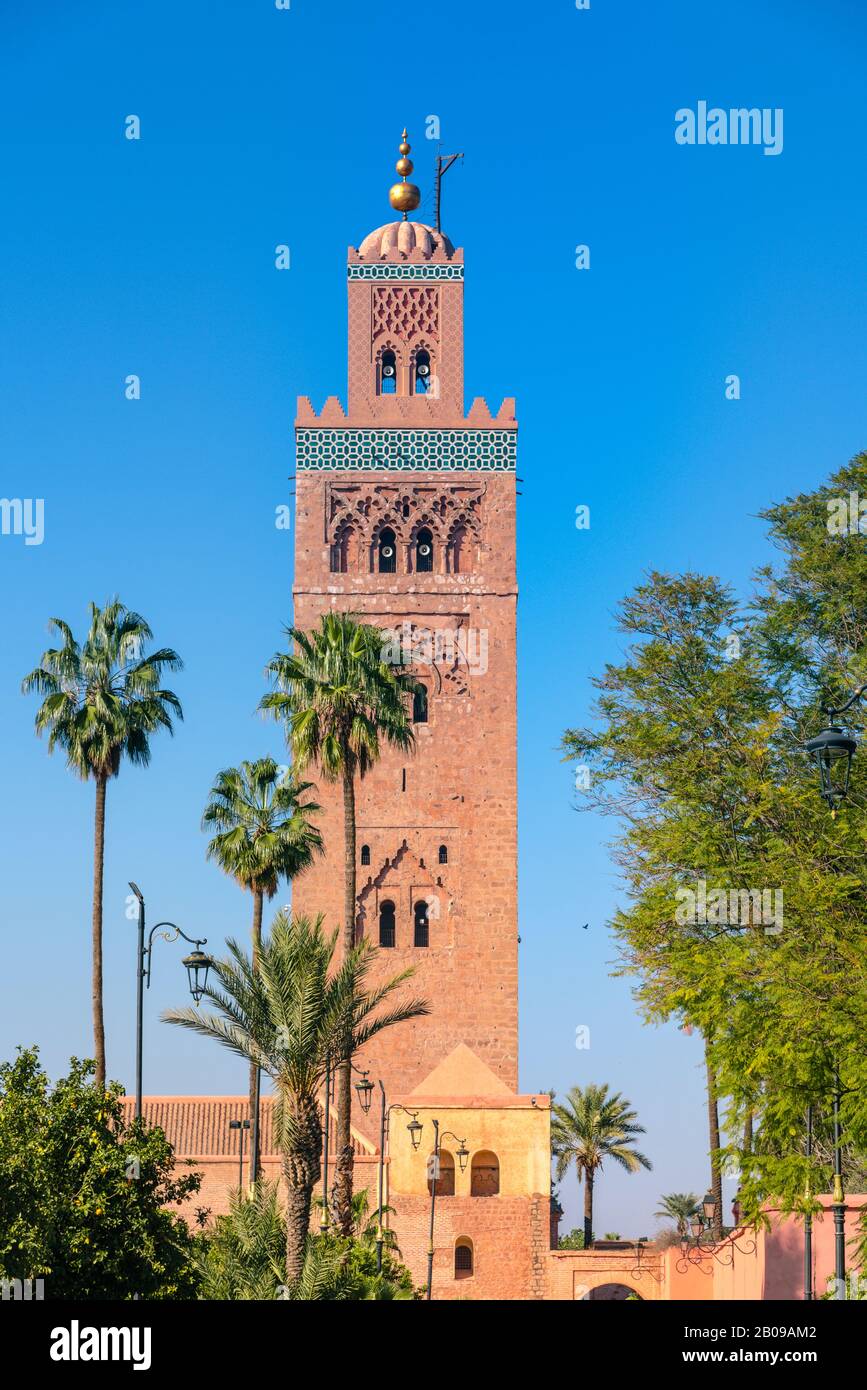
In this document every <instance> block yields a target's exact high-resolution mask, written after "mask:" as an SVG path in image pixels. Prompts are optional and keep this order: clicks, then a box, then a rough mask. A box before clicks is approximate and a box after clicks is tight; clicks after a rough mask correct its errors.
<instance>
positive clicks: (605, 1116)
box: [551, 1085, 652, 1250]
mask: <svg viewBox="0 0 867 1390" xmlns="http://www.w3.org/2000/svg"><path fill="white" fill-rule="evenodd" d="M637 1118H638V1117H637V1115H636V1113H635V1111H634V1110H632V1109H631V1108H630V1105H629V1101H627V1100H624V1099H623V1097H622V1095H620V1093H619V1092H615V1093H614V1094H613V1095H611V1094H609V1090H608V1087H607V1086H592V1085H591V1086H584V1087H581V1086H573V1087H572V1089H571V1090H570V1091H569V1092H568V1094H567V1096H566V1099H565V1101H564V1102H563V1103H562V1104H560V1103H557V1104H555V1105H554V1106H553V1107H552V1112H551V1141H552V1149H553V1152H554V1157H555V1158H556V1160H557V1166H556V1173H557V1181H558V1182H561V1181H562V1179H563V1178H564V1177H565V1175H566V1173H568V1171H569V1169H570V1168H571V1167H572V1166H573V1165H574V1167H575V1172H576V1174H577V1176H578V1180H579V1182H580V1181H581V1180H582V1179H583V1182H584V1249H585V1250H588V1249H589V1248H590V1246H591V1245H592V1244H593V1188H594V1184H595V1181H596V1176H597V1174H598V1173H600V1172H601V1171H602V1165H603V1164H604V1162H605V1160H606V1159H609V1158H610V1159H613V1160H614V1162H615V1163H618V1164H619V1165H620V1167H621V1168H623V1169H625V1171H626V1172H627V1173H636V1172H637V1171H638V1169H639V1168H650V1167H651V1166H652V1165H651V1163H650V1160H649V1159H648V1158H645V1156H644V1154H643V1153H641V1152H640V1151H639V1150H638V1149H636V1148H635V1147H634V1144H635V1140H636V1139H637V1137H638V1135H639V1134H643V1133H644V1126H643V1125H640V1124H638V1123H637Z"/></svg>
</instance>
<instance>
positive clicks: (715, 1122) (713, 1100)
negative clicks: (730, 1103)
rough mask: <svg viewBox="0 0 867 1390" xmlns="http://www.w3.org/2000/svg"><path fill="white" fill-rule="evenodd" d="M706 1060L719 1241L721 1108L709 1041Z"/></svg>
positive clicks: (712, 1179) (711, 1183)
mask: <svg viewBox="0 0 867 1390" xmlns="http://www.w3.org/2000/svg"><path fill="white" fill-rule="evenodd" d="M704 1059H705V1066H706V1069H707V1121H708V1135H709V1138H710V1190H711V1193H712V1194H713V1199H714V1202H715V1203H716V1223H715V1227H714V1230H713V1235H714V1236H715V1237H716V1238H717V1239H719V1234H720V1229H721V1227H722V1209H723V1205H722V1170H721V1168H720V1165H719V1159H718V1157H717V1153H718V1151H719V1148H720V1132H719V1107H718V1105H717V1094H716V1077H715V1076H714V1070H713V1064H712V1062H711V1060H710V1055H709V1053H708V1047H707V1041H705V1045H704Z"/></svg>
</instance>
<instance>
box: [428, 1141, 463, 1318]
mask: <svg viewBox="0 0 867 1390" xmlns="http://www.w3.org/2000/svg"><path fill="white" fill-rule="evenodd" d="M433 1127H434V1151H433V1155H432V1159H431V1164H432V1167H431V1169H430V1239H429V1242H428V1250H427V1294H426V1299H427V1301H428V1302H429V1301H430V1296H431V1287H432V1285H433V1261H434V1214H435V1212H436V1201H437V1183H438V1181H439V1175H440V1145H441V1144H442V1141H443V1139H454V1140H456V1142H457V1144H458V1150H457V1157H458V1162H459V1163H460V1165H461V1172H462V1173H464V1172H466V1167H467V1159H468V1158H469V1156H470V1151H469V1149H468V1148H467V1141H466V1139H458V1136H457V1135H456V1134H454V1133H452V1131H451V1130H446V1132H445V1134H442V1135H441V1134H440V1122H439V1120H434V1121H433ZM419 1130H421V1126H420V1125H419ZM419 1138H421V1134H419Z"/></svg>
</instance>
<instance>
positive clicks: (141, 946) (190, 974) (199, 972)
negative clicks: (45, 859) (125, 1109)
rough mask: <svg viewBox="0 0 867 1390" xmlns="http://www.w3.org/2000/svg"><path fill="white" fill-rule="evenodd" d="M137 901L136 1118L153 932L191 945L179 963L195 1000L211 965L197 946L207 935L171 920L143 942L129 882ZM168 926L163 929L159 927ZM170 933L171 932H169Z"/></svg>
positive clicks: (141, 910) (141, 908)
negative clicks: (196, 935) (194, 934)
mask: <svg viewBox="0 0 867 1390" xmlns="http://www.w3.org/2000/svg"><path fill="white" fill-rule="evenodd" d="M129 886H130V888H131V889H132V891H133V893H134V895H135V897H136V899H137V901H138V951H137V953H136V1001H135V1117H136V1119H137V1120H140V1119H141V1117H142V1042H143V1032H144V1025H143V1014H144V988H145V985H147V987H148V989H150V987H151V957H152V955H153V948H154V936H155V935H156V933H157V932H159V933H160V936H161V937H162V939H163V941H177V939H178V937H179V936H182V937H183V938H184V941H188V942H189V944H190V945H191V946H192V947H193V948H194V949H193V950H192V951H191V952H190V954H189V955H188V956H184V959H183V962H182V963H183V964H184V965H185V966H186V969H187V978H188V980H189V985H190V994H191V995H192V996H193V999H194V1000H195V1001H196V1003H197V1004H198V1003H199V1002H200V1001H201V998H202V995H203V994H204V992H205V986H206V985H207V982H208V971H209V969H210V967H211V958H210V956H206V955H205V954H204V952H203V951H201V950H200V949H199V947H201V946H205V945H206V944H207V940H208V938H207V937H206V936H203V937H202V938H201V939H196V938H194V937H192V936H187V934H186V932H184V931H181V929H180V927H179V926H176V924H175V923H174V922H157V924H156V926H154V927H151V929H150V932H149V933H148V939H147V945H145V900H144V898H143V896H142V892H141V889H140V888H139V887H138V885H137V884H135V883H130V885H129ZM163 927H166V928H168V930H167V931H163V930H161V928H163ZM172 933H174V935H173V934H172Z"/></svg>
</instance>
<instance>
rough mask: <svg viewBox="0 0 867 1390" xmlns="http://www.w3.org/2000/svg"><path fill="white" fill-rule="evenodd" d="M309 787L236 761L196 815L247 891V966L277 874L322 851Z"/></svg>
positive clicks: (254, 1072) (254, 1119)
mask: <svg viewBox="0 0 867 1390" xmlns="http://www.w3.org/2000/svg"><path fill="white" fill-rule="evenodd" d="M312 790H314V788H313V784H312V782H301V781H298V780H297V778H295V777H294V776H293V774H292V773H291V772H288V773H287V772H283V773H281V770H280V768H279V767H278V766H277V764H276V762H275V761H274V759H273V758H259V760H258V761H257V762H255V763H247V762H244V763H241V766H240V767H228V768H225V769H224V770H223V771H222V772H220V773H218V775H217V777H216V779H215V781H214V785H213V787H212V788H211V791H210V800H209V802H208V804H207V806H206V807H205V813H204V815H203V816H202V826H203V827H204V828H205V829H212V830H216V832H217V833H216V835H215V836H214V838H213V839H212V840H211V841H210V843H209V844H208V858H209V859H214V860H216V862H217V863H218V864H219V866H220V868H221V869H222V870H223V872H224V873H227V874H230V875H231V877H232V878H234V879H235V880H236V881H237V882H238V883H240V885H241V887H242V888H246V889H247V891H248V892H250V893H252V895H253V969H254V970H257V969H258V968H259V947H260V944H261V941H262V908H263V904H264V900H265V898H268V899H269V900H270V899H271V898H273V897H274V894H275V893H276V892H277V889H278V887H279V885H280V880H281V879H284V878H286V879H293V878H295V876H296V874H299V873H301V871H302V870H303V869H306V868H307V867H308V865H309V864H310V863H311V862H312V860H313V857H314V855H315V854H317V853H319V852H320V851H321V850H322V836H321V835H320V833H319V831H318V830H317V829H316V827H315V826H314V825H313V823H312V820H311V817H312V816H314V815H315V814H316V812H317V811H318V810H319V809H320V808H319V806H317V805H316V803H315V802H314V801H307V800H305V798H306V796H307V793H308V792H309V791H312ZM250 1119H251V1123H252V1125H253V1135H252V1142H251V1144H250V1181H251V1182H255V1181H256V1178H257V1177H258V1176H259V1068H258V1067H257V1066H256V1065H255V1064H254V1063H253V1062H251V1063H250Z"/></svg>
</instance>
